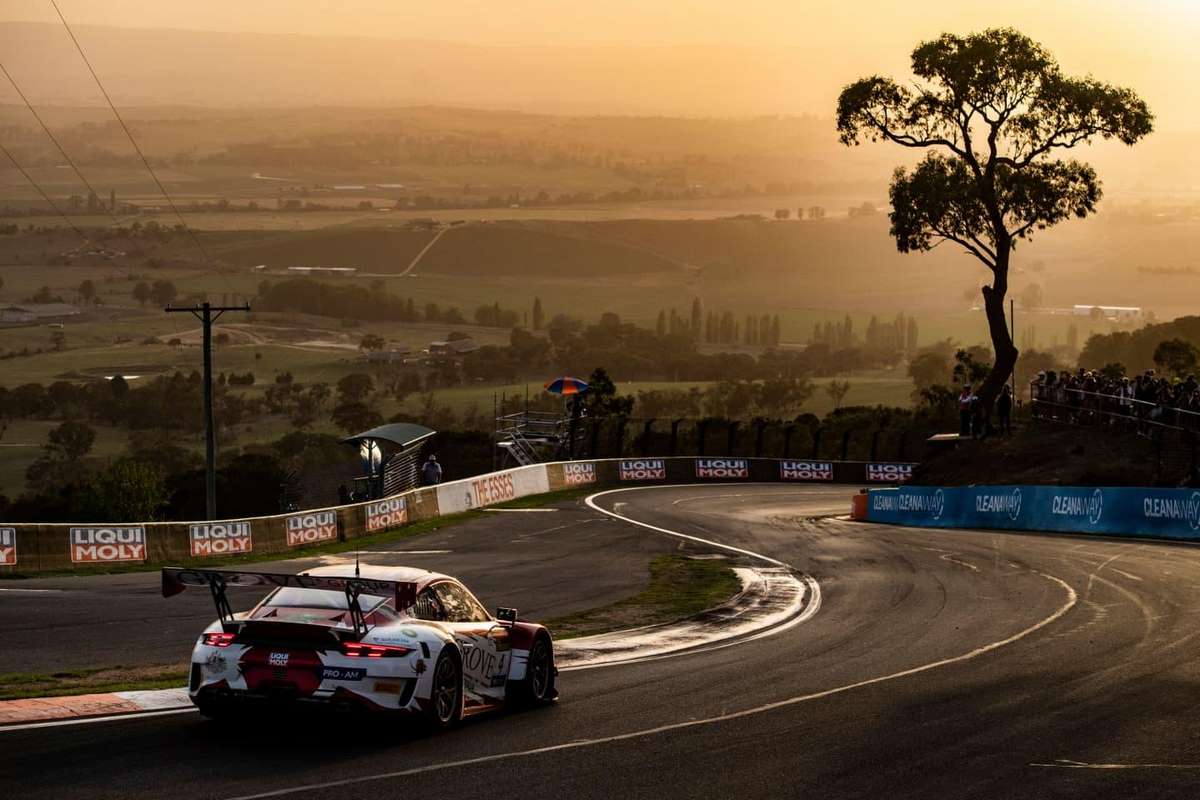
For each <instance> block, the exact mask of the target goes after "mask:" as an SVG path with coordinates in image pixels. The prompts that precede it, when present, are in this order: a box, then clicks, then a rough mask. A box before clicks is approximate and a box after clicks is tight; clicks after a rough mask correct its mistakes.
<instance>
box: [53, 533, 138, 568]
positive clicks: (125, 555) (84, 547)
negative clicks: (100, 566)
mask: <svg viewBox="0 0 1200 800" xmlns="http://www.w3.org/2000/svg"><path fill="white" fill-rule="evenodd" d="M68 543H69V545H70V548H71V561H73V562H74V563H76V564H94V563H105V562H111V561H145V560H146V529H145V528H143V527H142V526H140V525H124V526H113V527H105V528H102V527H98V526H97V527H78V528H71V531H70V533H69V540H68Z"/></svg>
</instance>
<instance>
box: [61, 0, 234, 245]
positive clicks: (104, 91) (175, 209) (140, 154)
mask: <svg viewBox="0 0 1200 800" xmlns="http://www.w3.org/2000/svg"><path fill="white" fill-rule="evenodd" d="M50 5H52V6H54V10H55V12H57V13H58V18H59V19H60V20H62V24H63V27H64V28H66V29H67V35H68V36H70V37H71V41H72V42H73V43H74V44H75V49H76V50H77V51H79V57H80V58H82V59H83V63H84V64H85V65H86V66H87V68H88V72H90V73H91V74H92V80H94V81H95V82H96V86H97V87H99V89H100V93H101V94H102V95H104V100H105V102H107V103H108V107H109V108H110V109H112V112H113V116H114V117H116V118H117V122H118V123H120V125H121V129H122V130H124V131H125V135H126V136H127V137H128V138H129V143H130V144H132V145H133V149H134V151H135V152H137V154H138V157H139V158H140V159H141V160H142V164H143V165H144V166H145V167H146V171H147V172H149V173H150V177H151V178H153V179H154V183H155V185H156V186H158V190H159V191H160V192H162V196H163V197H164V198H166V200H167V205H169V206H170V207H171V210H172V211H173V212H175V216H176V217H177V218H178V219H179V224H180V225H182V226H183V229H184V230H185V231H187V234H188V236H190V237H191V239H192V242H193V243H194V244H195V245H196V249H197V250H199V251H200V254H201V255H203V256H204V260H205V261H206V262H208V264H209V265H210V266H211V265H212V258H210V257H209V255H208V251H207V250H205V249H204V245H202V244H200V239H199V238H198V237H197V236H196V233H195V231H193V230H192V229H191V228H190V227H188V224H187V221H186V220H184V218H183V214H181V213H180V212H179V208H178V207H176V205H175V201H174V200H172V199H171V195H170V194H168V193H167V189H166V187H165V186H163V184H162V181H160V180H159V179H158V174H157V173H155V171H154V168H153V167H151V166H150V160H149V159H147V158H146V154H145V153H143V152H142V148H141V147H139V146H138V143H137V140H136V139H134V138H133V133H132V132H131V131H130V130H129V126H128V125H126V124H125V120H124V119H123V118H122V117H121V112H119V111H117V106H116V105H115V104H114V103H113V101H112V98H111V97H109V96H108V90H107V89H105V88H104V84H103V83H101V82H100V76H99V75H97V74H96V70H95V68H94V67H92V62H91V61H89V60H88V57H87V53H85V52H83V46H82V45H80V44H79V40H78V39H77V38H75V31H73V30H71V25H70V23H68V22H67V18H66V17H64V16H63V13H62V9H60V8H59V7H58V3H57V2H56V0H50Z"/></svg>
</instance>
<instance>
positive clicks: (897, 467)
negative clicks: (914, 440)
mask: <svg viewBox="0 0 1200 800" xmlns="http://www.w3.org/2000/svg"><path fill="white" fill-rule="evenodd" d="M912 471H913V465H912V464H867V480H868V481H871V482H873V483H904V482H905V481H907V480H908V479H909V478H911V477H912Z"/></svg>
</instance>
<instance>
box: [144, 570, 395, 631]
mask: <svg viewBox="0 0 1200 800" xmlns="http://www.w3.org/2000/svg"><path fill="white" fill-rule="evenodd" d="M189 586H207V587H208V589H209V591H210V592H211V593H212V597H213V603H214V604H215V605H216V607H217V616H218V617H220V619H221V622H222V624H226V623H231V622H233V608H232V607H231V606H230V605H229V598H228V597H226V595H225V590H226V589H227V588H229V587H230V586H233V587H237V588H243V587H245V588H254V587H265V588H269V589H276V588H281V587H291V588H296V589H325V590H327V591H334V592H345V593H346V606H347V608H348V609H349V610H350V619H351V621H352V622H353V623H354V632H355V633H356V634H359V635H360V636H361V635H362V634H363V633H366V630H367V625H366V622H365V621H364V619H363V612H362V607H361V606H359V604H358V596H359V595H360V594H373V595H382V596H384V597H391V598H393V599H394V600H395V604H396V610H397V611H400V610H403V609H405V608H407V607H409V606H410V605H412V604H413V602H414V601H415V600H416V598H417V585H416V584H415V583H408V582H401V581H384V580H379V579H377V578H343V577H334V576H331V575H286V574H282V573H277V572H241V571H237V570H226V569H188V568H184V567H163V570H162V596H163V597H174V596H175V595H177V594H179V593H180V592H182V591H183V590H184V589H186V588H187V587H189Z"/></svg>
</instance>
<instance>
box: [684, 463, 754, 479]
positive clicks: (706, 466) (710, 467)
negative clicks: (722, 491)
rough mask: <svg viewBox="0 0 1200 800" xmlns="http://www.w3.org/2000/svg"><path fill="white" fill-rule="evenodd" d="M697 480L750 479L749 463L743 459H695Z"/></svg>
mask: <svg viewBox="0 0 1200 800" xmlns="http://www.w3.org/2000/svg"><path fill="white" fill-rule="evenodd" d="M696 477H697V478H738V479H744V478H749V477H750V462H748V461H747V460H746V459H744V458H697V459H696Z"/></svg>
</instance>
